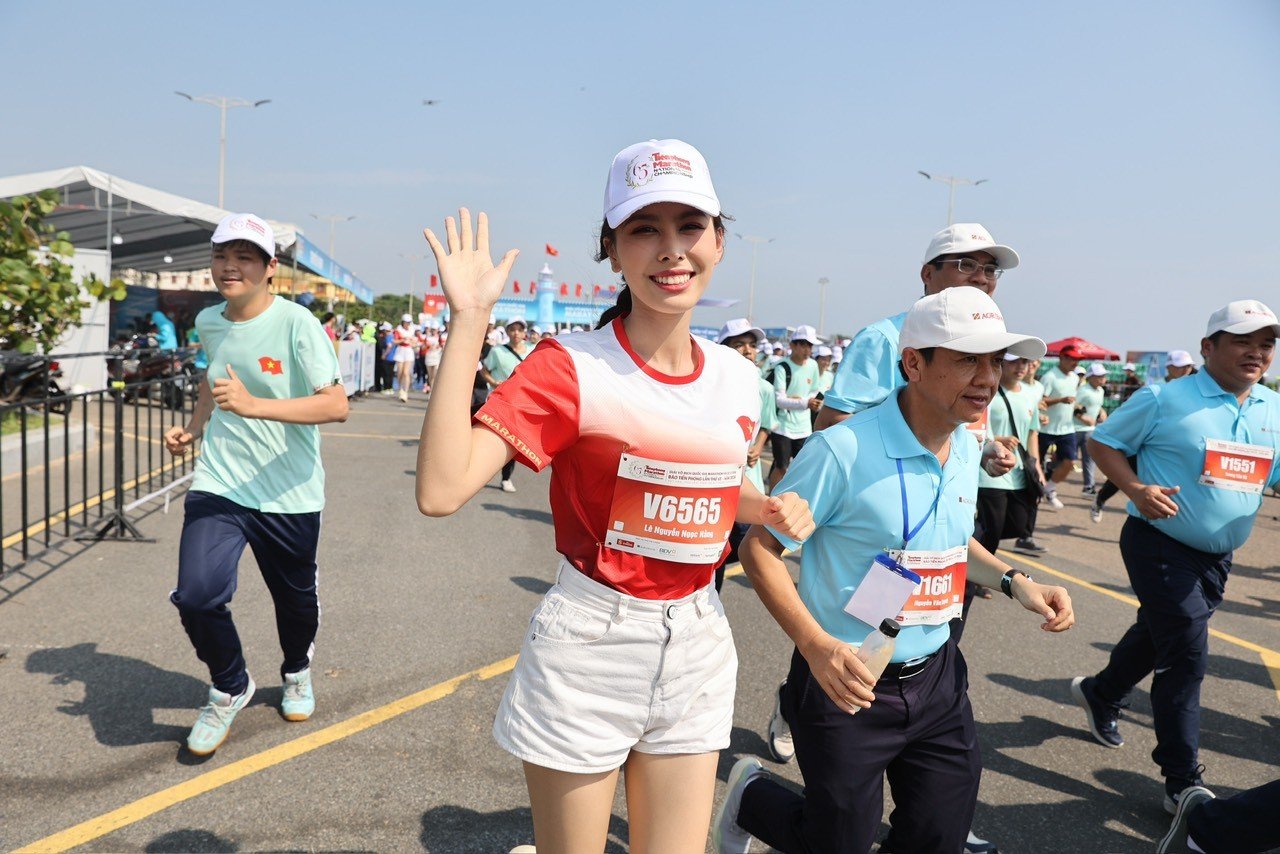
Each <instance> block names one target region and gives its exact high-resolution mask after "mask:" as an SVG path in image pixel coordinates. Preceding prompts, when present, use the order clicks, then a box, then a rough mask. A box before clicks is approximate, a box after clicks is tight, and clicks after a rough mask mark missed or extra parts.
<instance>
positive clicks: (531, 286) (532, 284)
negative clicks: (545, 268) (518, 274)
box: [529, 282, 538, 296]
mask: <svg viewBox="0 0 1280 854" xmlns="http://www.w3.org/2000/svg"><path fill="white" fill-rule="evenodd" d="M537 292H538V283H537V282H530V283H529V295H530V296H532V295H533V294H536V293H537Z"/></svg>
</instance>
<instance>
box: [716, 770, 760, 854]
mask: <svg viewBox="0 0 1280 854" xmlns="http://www.w3.org/2000/svg"><path fill="white" fill-rule="evenodd" d="M761 776H764V766H763V765H761V764H760V760H759V759H756V758H755V757H754V756H744V757H742V758H741V759H739V760H738V761H737V762H735V763H734V765H733V769H732V770H731V771H730V772H729V782H728V791H726V792H725V795H724V803H722V804H720V811H719V812H717V813H716V820H715V821H714V822H712V823H711V850H712V851H714V852H715V854H748V852H750V851H751V834H750V833H747V832H746V831H745V830H743V829H742V828H741V827H738V809H739V808H740V807H741V806H742V792H743V790H744V789H746V788H747V784H749V783H750V782H751V781H753V780H755V779H756V778H757V777H761Z"/></svg>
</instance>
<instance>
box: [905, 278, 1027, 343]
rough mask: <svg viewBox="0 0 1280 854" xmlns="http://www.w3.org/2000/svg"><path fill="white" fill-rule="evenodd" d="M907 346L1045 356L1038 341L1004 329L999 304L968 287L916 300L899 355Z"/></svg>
mask: <svg viewBox="0 0 1280 854" xmlns="http://www.w3.org/2000/svg"><path fill="white" fill-rule="evenodd" d="M908 347H911V348H912V349H915V350H923V349H924V348H926V347H946V348H947V349H948V350H957V351H959V352H961V353H994V352H996V351H997V350H1007V351H1008V352H1010V353H1013V354H1014V355H1015V356H1020V357H1022V358H1024V359H1039V358H1040V357H1041V356H1043V355H1044V353H1045V346H1044V342H1043V341H1041V340H1040V339H1039V338H1036V337H1034V336H1031V335H1017V334H1015V333H1013V332H1010V331H1008V330H1007V329H1005V326H1004V315H1002V314H1001V313H1000V308H999V306H997V305H996V301H995V300H993V299H992V298H991V297H989V296H987V295H986V294H985V293H983V292H982V291H980V290H978V289H977V288H974V287H970V286H968V285H962V286H961V287H958V288H947V289H946V290H945V291H942V292H940V293H936V294H930V295H929V296H926V297H921V298H920V299H918V300H916V304H915V305H913V306H911V310H910V311H908V312H907V317H906V320H904V321H903V323H902V334H901V335H900V336H899V337H898V352H899V353H901V352H902V351H903V350H905V349H907V348H908Z"/></svg>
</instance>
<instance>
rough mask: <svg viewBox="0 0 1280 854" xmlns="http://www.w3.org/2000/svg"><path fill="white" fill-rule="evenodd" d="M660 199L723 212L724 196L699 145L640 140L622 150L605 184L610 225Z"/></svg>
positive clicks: (614, 159)
mask: <svg viewBox="0 0 1280 854" xmlns="http://www.w3.org/2000/svg"><path fill="white" fill-rule="evenodd" d="M658 202H680V203H682V204H686V205H689V206H691V207H695V208H697V209H698V210H700V211H702V212H703V213H706V214H710V215H711V216H719V215H720V199H719V198H717V197H716V190H715V187H713V186H711V172H710V170H708V169H707V161H706V160H705V159H703V157H702V155H701V154H700V153H699V152H698V149H696V148H694V147H693V146H692V145H690V144H689V143H687V142H681V141H680V140H678V139H651V140H649V141H648V142H637V143H636V144H635V145H629V146H627V147H626V148H624V149H622V150H621V151H619V152H618V154H617V156H615V157H614V158H613V165H612V166H611V167H609V182H608V183H607V184H605V186H604V218H605V221H606V222H608V223H609V227H610V228H617V227H618V226H619V225H622V223H624V222H625V221H626V219H627V217H629V216H631V215H632V214H633V213H635V212H636V211H638V210H640V209H641V208H643V207H646V206H648V205H652V204H656V203H658Z"/></svg>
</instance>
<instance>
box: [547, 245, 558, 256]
mask: <svg viewBox="0 0 1280 854" xmlns="http://www.w3.org/2000/svg"><path fill="white" fill-rule="evenodd" d="M547 254H548V255H551V256H552V257H554V256H556V255H559V254H560V250H559V249H557V248H555V247H554V246H552V245H551V244H550V243H548V244H547Z"/></svg>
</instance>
